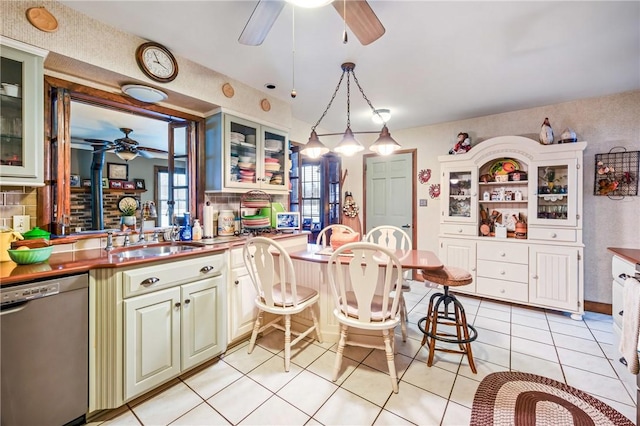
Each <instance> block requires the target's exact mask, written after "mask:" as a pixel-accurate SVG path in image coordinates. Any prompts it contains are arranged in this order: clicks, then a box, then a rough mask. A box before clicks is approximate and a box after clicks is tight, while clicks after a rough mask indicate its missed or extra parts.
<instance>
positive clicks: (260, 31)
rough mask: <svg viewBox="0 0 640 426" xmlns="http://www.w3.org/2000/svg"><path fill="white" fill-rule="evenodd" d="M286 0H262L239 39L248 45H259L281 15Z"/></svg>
mask: <svg viewBox="0 0 640 426" xmlns="http://www.w3.org/2000/svg"><path fill="white" fill-rule="evenodd" d="M284 4H285V2H284V1H283V0H260V1H258V4H257V5H256V8H255V9H254V10H253V13H252V14H251V17H249V20H248V21H247V24H246V25H245V26H244V29H243V30H242V34H240V37H239V38H238V41H239V42H240V43H242V44H246V45H248V46H259V45H261V44H262V42H263V41H264V39H265V38H267V34H269V31H270V30H271V27H272V26H273V23H274V22H275V21H276V19H277V18H278V15H280V12H281V11H282V8H283V7H284Z"/></svg>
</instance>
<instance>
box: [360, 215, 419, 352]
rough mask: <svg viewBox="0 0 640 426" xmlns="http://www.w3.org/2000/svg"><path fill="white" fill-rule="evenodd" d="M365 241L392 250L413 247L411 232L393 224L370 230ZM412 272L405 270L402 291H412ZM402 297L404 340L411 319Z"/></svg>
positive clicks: (401, 311) (401, 310) (401, 316)
mask: <svg viewBox="0 0 640 426" xmlns="http://www.w3.org/2000/svg"><path fill="white" fill-rule="evenodd" d="M364 241H368V242H370V243H376V244H378V245H381V246H383V247H386V248H388V249H391V250H411V249H413V244H412V243H411V238H410V237H409V234H407V233H406V232H405V231H404V230H403V229H401V228H398V227H397V226H392V225H381V226H378V227H375V228H373V229H372V230H370V231H369V232H368V233H367V235H365V237H364ZM410 274H411V271H410V270H408V269H407V270H405V272H404V276H403V280H402V292H401V293H404V292H409V291H411V286H410V285H409V275H410ZM394 291H395V289H394ZM400 296H401V299H400V302H399V303H400V319H401V320H402V322H401V325H400V328H401V330H402V341H403V342H406V341H407V321H409V317H408V314H407V305H406V303H405V301H404V296H403V295H402V294H401V295H400Z"/></svg>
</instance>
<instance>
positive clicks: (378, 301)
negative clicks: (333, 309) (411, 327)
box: [340, 291, 393, 322]
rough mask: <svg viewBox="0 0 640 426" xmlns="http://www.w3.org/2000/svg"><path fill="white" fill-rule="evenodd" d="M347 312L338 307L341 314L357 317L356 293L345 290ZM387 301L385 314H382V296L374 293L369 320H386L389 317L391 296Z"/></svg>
mask: <svg viewBox="0 0 640 426" xmlns="http://www.w3.org/2000/svg"><path fill="white" fill-rule="evenodd" d="M346 294H347V312H345V311H344V309H340V312H342V314H344V315H346V316H348V317H351V318H358V305H357V303H356V295H355V293H354V292H352V291H347V292H346ZM388 300H389V302H388V305H389V306H388V307H387V315H384V314H383V312H382V303H383V297H382V296H379V295H375V296H373V300H372V302H371V321H377V322H378V321H386V320H388V319H391V315H389V313H390V311H391V304H392V303H393V298H392V297H390V298H389V299H388ZM340 303H341V304H340V306H342V301H340Z"/></svg>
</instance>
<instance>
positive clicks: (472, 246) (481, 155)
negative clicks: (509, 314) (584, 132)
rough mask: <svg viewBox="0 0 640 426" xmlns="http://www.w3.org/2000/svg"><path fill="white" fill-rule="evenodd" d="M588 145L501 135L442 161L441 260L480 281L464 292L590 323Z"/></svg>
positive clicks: (468, 286)
mask: <svg viewBox="0 0 640 426" xmlns="http://www.w3.org/2000/svg"><path fill="white" fill-rule="evenodd" d="M586 146H587V143H586V142H577V143H569V144H557V145H542V144H540V143H538V142H537V141H534V140H532V139H529V138H525V137H521V136H500V137H495V138H492V139H488V140H486V141H483V142H481V143H479V144H478V145H476V146H474V147H473V149H471V150H470V151H469V152H467V153H465V154H459V155H447V156H440V157H439V161H440V165H441V172H442V175H441V179H442V180H441V186H442V195H441V203H440V206H441V217H440V233H439V256H440V259H441V260H442V262H443V264H445V265H449V266H457V267H460V268H463V269H466V270H467V271H469V272H470V273H471V274H472V275H473V278H474V279H473V282H472V283H471V284H469V285H467V286H463V287H457V288H456V290H457V291H461V292H464V293H468V294H473V295H477V296H482V297H488V298H492V299H497V300H504V301H509V302H516V303H521V304H524V305H530V306H537V307H542V308H550V309H557V310H560V311H565V312H568V313H570V314H571V316H572V318H574V319H580V318H582V315H583V313H584V277H583V270H584V268H583V263H582V258H583V247H584V246H583V244H582V194H583V189H582V186H583V178H582V170H583V163H582V156H583V151H584V149H585V148H586Z"/></svg>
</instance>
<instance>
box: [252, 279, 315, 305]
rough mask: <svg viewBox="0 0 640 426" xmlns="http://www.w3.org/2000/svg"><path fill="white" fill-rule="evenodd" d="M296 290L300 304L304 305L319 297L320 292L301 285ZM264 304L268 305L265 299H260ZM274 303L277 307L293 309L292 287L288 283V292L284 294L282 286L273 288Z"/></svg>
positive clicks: (277, 285) (278, 285)
mask: <svg viewBox="0 0 640 426" xmlns="http://www.w3.org/2000/svg"><path fill="white" fill-rule="evenodd" d="M296 290H297V293H298V304H299V305H301V304H304V302H306V301H308V300H310V299H312V298H313V297H315V296H317V295H318V292H317V291H316V290H314V289H312V288H309V287H304V286H301V285H298V286H296ZM260 301H261V302H262V303H266V302H265V300H264V298H262V297H261V298H260ZM273 301H274V304H275V305H276V306H281V307H285V308H288V307H291V306H293V294H292V293H291V286H290V285H289V284H288V283H287V292H286V293H285V294H284V297H283V294H282V285H281V284H276V285H274V286H273Z"/></svg>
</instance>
